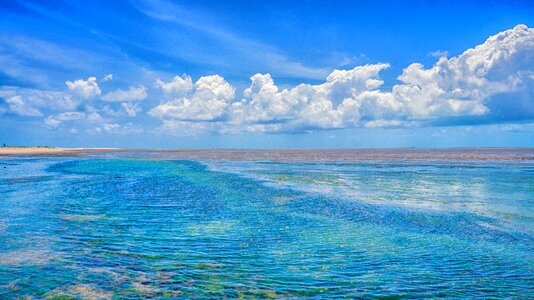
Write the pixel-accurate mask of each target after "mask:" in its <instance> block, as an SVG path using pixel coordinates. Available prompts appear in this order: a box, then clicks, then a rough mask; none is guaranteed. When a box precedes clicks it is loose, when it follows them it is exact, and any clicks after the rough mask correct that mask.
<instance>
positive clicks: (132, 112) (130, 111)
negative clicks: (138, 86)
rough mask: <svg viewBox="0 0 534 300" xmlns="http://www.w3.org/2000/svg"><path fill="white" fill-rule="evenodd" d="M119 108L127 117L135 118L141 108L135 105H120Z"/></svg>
mask: <svg viewBox="0 0 534 300" xmlns="http://www.w3.org/2000/svg"><path fill="white" fill-rule="evenodd" d="M121 108H122V109H123V110H124V112H125V113H126V115H128V116H129V117H135V116H137V114H138V113H140V112H141V106H139V104H136V103H121Z"/></svg>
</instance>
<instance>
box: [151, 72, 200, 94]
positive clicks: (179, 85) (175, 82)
mask: <svg viewBox="0 0 534 300" xmlns="http://www.w3.org/2000/svg"><path fill="white" fill-rule="evenodd" d="M155 86H156V87H157V88H160V89H161V90H163V92H164V93H165V94H166V95H170V96H175V97H181V96H184V95H186V94H187V93H189V92H191V91H192V90H193V81H192V80H191V77H190V76H188V75H183V76H181V77H180V76H178V75H176V76H174V78H173V79H172V81H170V82H164V81H162V80H161V79H157V80H156V83H155Z"/></svg>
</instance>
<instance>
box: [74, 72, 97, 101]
mask: <svg viewBox="0 0 534 300" xmlns="http://www.w3.org/2000/svg"><path fill="white" fill-rule="evenodd" d="M65 85H67V88H68V89H69V90H70V91H72V92H73V93H74V94H76V95H78V96H80V97H82V98H85V99H91V98H94V97H96V96H98V95H100V94H101V93H102V91H101V90H100V87H98V83H97V82H96V77H89V78H87V80H83V79H78V80H75V81H66V82H65Z"/></svg>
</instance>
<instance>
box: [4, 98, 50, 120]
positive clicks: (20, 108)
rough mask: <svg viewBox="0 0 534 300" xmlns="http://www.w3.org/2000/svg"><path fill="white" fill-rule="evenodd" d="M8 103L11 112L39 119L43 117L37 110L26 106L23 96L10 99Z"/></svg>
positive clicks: (7, 100)
mask: <svg viewBox="0 0 534 300" xmlns="http://www.w3.org/2000/svg"><path fill="white" fill-rule="evenodd" d="M6 102H7V104H8V105H9V110H10V111H11V112H14V113H16V114H18V115H20V116H29V117H38V116H42V115H43V113H42V112H40V111H39V110H37V109H36V108H33V107H31V106H28V105H26V103H24V101H23V100H22V97H21V96H12V97H9V98H7V99H6Z"/></svg>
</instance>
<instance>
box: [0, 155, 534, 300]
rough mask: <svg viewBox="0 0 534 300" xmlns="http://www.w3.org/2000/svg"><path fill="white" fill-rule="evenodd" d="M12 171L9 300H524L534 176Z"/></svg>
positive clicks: (25, 164) (74, 162) (431, 168)
mask: <svg viewBox="0 0 534 300" xmlns="http://www.w3.org/2000/svg"><path fill="white" fill-rule="evenodd" d="M131 156H132V155H131V154H128V156H124V157H127V158H128V159H124V157H123V158H121V156H120V155H118V156H117V155H115V156H113V155H111V156H106V157H105V158H103V157H93V158H59V157H58V158H3V159H0V195H1V199H0V298H2V299H3V298H6V299H11V298H22V297H24V296H28V297H33V298H36V299H41V298H45V297H48V298H52V299H53V298H61V299H64V298H69V297H73V298H126V299H142V298H147V297H154V298H165V297H168V298H218V297H223V296H226V297H230V298H236V297H260V298H273V297H275V298H276V297H281V298H302V297H315V298H327V297H340V296H345V297H361V298H370V297H373V298H375V297H392V298H402V297H407V298H422V297H448V298H491V297H499V298H503V297H504V298H506V297H508V298H510V297H511V298H524V297H528V295H533V294H534V254H533V253H534V251H533V250H534V166H533V165H531V164H515V165H511V164H492V163H490V162H485V163H478V164H468V163H465V162H454V161H449V162H447V163H446V164H443V163H440V164H431V163H410V164H405V163H402V162H395V161H389V162H388V163H387V164H384V163H382V162H378V161H377V162H373V161H369V162H365V163H331V162H328V163H326V162H324V163H317V162H315V163H289V162H286V163H281V162H256V161H239V160H232V161H214V160H210V161H205V162H193V161H185V160H142V159H130V158H131Z"/></svg>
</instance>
